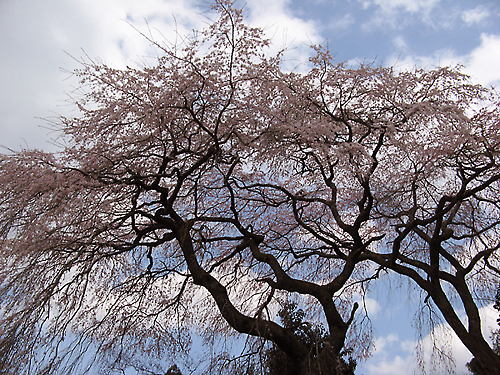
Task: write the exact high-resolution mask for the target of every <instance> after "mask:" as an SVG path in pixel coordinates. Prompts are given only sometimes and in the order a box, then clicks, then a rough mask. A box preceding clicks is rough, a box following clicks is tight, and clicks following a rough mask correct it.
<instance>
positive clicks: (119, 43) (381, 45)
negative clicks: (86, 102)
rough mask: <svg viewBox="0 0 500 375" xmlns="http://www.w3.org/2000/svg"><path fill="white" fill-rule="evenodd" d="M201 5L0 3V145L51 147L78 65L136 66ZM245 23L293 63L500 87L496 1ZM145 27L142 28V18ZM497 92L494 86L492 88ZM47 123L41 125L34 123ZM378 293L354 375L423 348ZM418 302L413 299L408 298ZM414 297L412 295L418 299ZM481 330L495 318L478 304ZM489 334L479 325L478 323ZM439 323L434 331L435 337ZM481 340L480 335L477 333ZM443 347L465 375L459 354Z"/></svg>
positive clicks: (270, 16)
mask: <svg viewBox="0 0 500 375" xmlns="http://www.w3.org/2000/svg"><path fill="white" fill-rule="evenodd" d="M209 4H210V1H204V0H142V1H136V0H0V145H3V146H5V147H8V148H10V149H14V150H20V149H22V148H26V147H30V148H32V147H36V148H43V149H46V150H55V146H54V145H53V144H51V143H50V142H51V139H52V138H54V137H55V136H56V134H54V133H51V132H50V130H49V129H47V120H49V121H50V120H53V119H55V118H57V115H58V114H65V115H68V114H71V113H72V110H73V108H72V107H71V106H70V105H69V104H68V101H67V99H68V97H69V96H71V93H72V90H73V88H74V85H75V84H76V81H75V80H74V78H72V77H71V74H70V72H71V70H72V69H74V68H76V67H78V60H81V59H82V58H84V59H89V58H91V59H100V60H102V61H104V62H106V63H108V64H110V65H113V66H115V67H121V66H125V65H130V64H136V65H141V64H142V63H143V62H144V61H146V60H148V59H150V58H154V57H155V54H156V51H155V50H154V49H152V48H151V46H150V45H149V44H148V42H147V41H146V40H145V39H144V38H143V37H142V36H141V35H140V33H139V32H138V31H137V30H139V31H141V32H143V33H146V34H148V33H152V34H153V36H154V37H155V38H156V39H157V40H168V41H175V39H176V38H179V36H182V35H185V34H186V33H189V32H190V30H192V29H200V28H203V27H204V26H205V25H206V24H207V22H208V20H207V14H206V10H207V7H208V6H209ZM246 16H247V19H248V22H250V23H251V24H252V25H255V26H261V27H263V28H265V30H266V33H267V35H268V36H269V37H271V38H272V40H273V43H274V44H275V46H276V48H280V47H283V46H286V47H288V48H289V52H288V55H287V58H288V59H289V61H290V62H291V63H292V64H296V65H299V64H300V63H301V62H302V61H305V60H306V59H307V54H308V52H309V46H310V45H311V44H322V45H324V46H327V47H328V48H329V49H330V51H331V52H332V54H333V55H334V56H335V59H336V60H337V61H339V62H340V61H349V62H350V63H352V64H356V63H357V62H360V61H363V62H373V63H375V64H378V65H383V66H388V65H394V66H397V67H398V68H399V69H406V68H410V67H413V66H419V67H423V68H432V67H434V66H439V65H456V64H462V65H464V66H465V68H464V69H465V71H466V72H467V73H468V74H470V75H471V76H472V77H473V79H474V80H475V81H476V82H478V83H481V84H484V85H488V86H496V85H499V84H500V1H498V0H490V1H488V0H247V1H246ZM146 20H147V22H146ZM499 87H500V86H499ZM44 119H45V120H44ZM385 294H386V293H384V291H380V292H379V293H378V294H374V295H373V296H372V297H373V298H372V299H371V300H370V301H369V308H370V311H371V314H372V319H373V324H374V336H375V343H376V350H375V352H374V354H373V356H372V358H370V359H369V360H368V361H367V362H366V363H364V364H361V365H360V367H359V371H358V373H359V374H365V375H382V374H384V375H386V374H401V373H409V372H411V371H412V370H413V369H414V368H415V366H416V362H417V361H416V351H415V346H416V344H419V343H420V344H421V346H422V347H423V348H425V347H428V346H430V345H431V344H430V343H431V341H430V339H429V338H428V337H426V335H427V334H428V333H429V332H428V330H427V331H425V330H424V331H422V339H421V340H420V341H419V340H418V337H417V336H416V335H417V332H418V331H417V330H416V326H417V323H416V322H417V321H416V320H415V317H414V314H413V312H411V311H409V309H407V308H405V306H406V305H405V304H406V303H407V302H408V303H409V301H410V300H412V299H413V296H412V295H411V294H408V298H407V299H408V301H402V300H399V301H394V300H391V299H390V298H386V295H385ZM417 297H418V296H417ZM417 300H418V298H417ZM484 313H485V314H486V315H487V316H488V319H486V320H487V322H488V324H489V325H492V324H494V320H495V314H494V312H493V310H492V309H491V308H488V307H485V308H484ZM486 329H488V328H486ZM444 330H445V327H438V328H437V329H436V331H437V332H439V334H440V335H441V336H442V331H444ZM487 336H488V335H487ZM446 342H447V343H448V344H449V346H450V347H451V349H452V351H453V352H454V353H455V356H456V364H457V370H458V372H459V373H460V372H462V373H465V367H464V363H465V362H466V361H467V360H468V359H469V358H470V355H469V354H468V352H467V350H466V349H464V348H463V347H462V346H461V345H460V344H458V343H456V340H454V339H453V338H449V339H448V338H447V339H446Z"/></svg>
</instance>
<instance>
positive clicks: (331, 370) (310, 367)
mask: <svg viewBox="0 0 500 375" xmlns="http://www.w3.org/2000/svg"><path fill="white" fill-rule="evenodd" d="M278 315H279V317H280V320H281V323H282V324H283V326H284V327H285V328H287V329H290V330H293V333H294V335H295V336H296V337H297V338H298V339H299V340H300V341H301V342H302V343H304V344H305V345H306V347H307V348H308V349H309V356H308V358H307V360H306V363H302V364H298V363H297V361H296V360H295V359H294V358H290V357H289V356H288V355H287V354H286V353H285V352H284V351H282V350H281V349H279V348H278V347H277V346H275V345H274V346H273V347H272V348H271V349H269V350H268V351H267V353H266V354H267V356H266V374H267V375H295V374H301V375H352V374H354V370H355V368H356V361H355V360H353V359H352V358H351V357H349V358H348V359H347V360H346V359H344V358H343V357H345V356H346V355H349V351H345V352H342V353H334V352H333V350H332V349H331V345H330V344H329V338H330V337H329V334H328V333H327V331H326V330H325V329H324V327H323V326H322V325H317V326H313V325H311V324H310V323H308V322H304V318H305V313H304V311H303V310H302V309H297V303H295V302H289V303H286V304H285V305H284V306H283V307H282V308H281V310H280V311H279V313H278Z"/></svg>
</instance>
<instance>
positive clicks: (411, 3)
mask: <svg viewBox="0 0 500 375" xmlns="http://www.w3.org/2000/svg"><path fill="white" fill-rule="evenodd" d="M439 1H440V0H372V1H371V2H370V3H371V4H374V5H377V6H379V7H380V8H381V9H382V11H384V12H388V13H392V12H394V11H395V10H403V11H406V12H410V13H415V12H424V13H427V12H429V11H430V10H431V9H432V8H433V7H434V6H435V5H436V4H437V3H439ZM363 3H364V4H363V5H364V6H366V1H363Z"/></svg>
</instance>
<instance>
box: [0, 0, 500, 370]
mask: <svg viewBox="0 0 500 375" xmlns="http://www.w3.org/2000/svg"><path fill="white" fill-rule="evenodd" d="M215 9H216V10H217V12H218V13H217V14H218V19H217V20H216V21H215V22H214V23H213V24H212V25H211V26H210V27H209V28H207V30H206V31H205V32H204V33H202V34H200V37H199V38H198V39H194V40H190V41H189V42H187V43H186V45H184V46H183V48H179V46H175V48H172V49H169V48H165V47H162V46H158V47H159V48H161V49H162V51H163V53H164V55H163V56H162V57H160V58H159V59H158V64H157V65H155V66H152V67H144V68H142V69H132V68H127V69H126V70H119V69H113V68H110V67H108V66H106V65H104V64H98V63H84V66H83V68H82V69H81V70H80V71H78V72H77V73H76V74H77V75H78V76H79V77H80V78H81V85H82V86H81V87H82V90H83V91H84V94H83V95H82V96H81V98H78V99H77V103H76V104H77V105H78V107H79V110H80V113H81V115H80V116H79V117H76V118H63V119H62V120H61V128H60V130H61V137H62V139H63V141H64V145H65V147H64V148H63V149H62V150H61V152H60V153H58V154H55V155H52V154H47V153H43V152H41V151H34V150H26V151H22V152H19V153H10V154H9V155H5V156H2V157H1V167H0V168H1V169H0V189H1V192H2V197H1V198H0V206H1V209H0V235H1V257H0V262H1V268H0V305H1V310H0V318H1V324H0V327H1V328H0V368H1V373H5V374H8V373H30V372H33V373H37V372H38V373H54V372H55V371H56V370H57V369H59V370H61V371H63V370H64V371H67V372H72V373H79V372H84V371H85V370H89V369H90V368H92V366H94V365H96V366H97V365H99V366H101V368H102V369H103V370H105V371H108V370H109V371H112V370H118V369H120V368H126V367H127V366H133V367H135V368H136V369H138V370H140V371H143V372H145V373H154V372H155V371H156V372H158V371H160V369H161V368H162V366H164V365H168V364H169V361H168V357H169V356H170V355H171V354H172V353H174V354H175V353H176V352H187V350H188V349H187V348H188V347H189V332H190V331H192V330H193V327H201V328H203V327H205V328H207V329H208V330H209V331H210V332H212V333H216V332H217V331H220V332H227V334H229V331H227V329H228V328H230V329H232V330H233V331H237V332H240V333H244V334H247V335H250V336H255V337H258V338H262V339H264V340H270V341H272V342H274V343H275V344H276V345H277V346H278V347H279V348H280V349H281V350H283V351H284V352H285V353H286V354H287V355H288V356H289V358H290V361H293V362H294V368H295V369H296V371H297V373H300V374H307V373H308V372H312V371H317V369H318V366H320V367H321V364H317V363H316V364H313V363H311V361H312V360H311V358H312V355H311V353H310V352H309V348H308V347H307V346H306V345H304V343H303V342H302V341H301V340H300V339H299V338H298V337H297V336H295V335H294V334H293V332H292V331H291V330H290V329H287V328H285V327H282V326H280V325H279V324H278V323H277V322H276V312H277V310H278V309H277V306H278V305H279V304H280V303H284V302H286V301H287V300H288V299H289V298H299V297H297V296H301V297H300V301H301V303H302V304H304V306H305V307H306V310H307V311H309V312H310V314H311V317H312V318H314V317H315V316H316V317H317V318H318V319H320V320H322V321H323V322H324V324H325V327H326V329H327V330H328V332H329V334H328V335H326V336H324V337H327V342H325V343H322V346H321V348H322V350H324V351H326V352H325V353H327V354H328V357H329V358H331V359H333V360H332V361H330V362H328V364H327V365H325V366H327V367H328V368H327V369H325V368H323V369H322V370H321V371H323V372H322V373H328V374H343V373H348V371H349V370H348V369H347V368H346V366H345V364H346V362H345V361H344V360H343V359H342V356H343V355H344V354H345V353H346V352H350V353H352V355H354V356H356V357H358V358H359V357H363V356H366V355H367V353H368V350H369V346H370V337H369V327H367V326H366V324H365V323H366V320H364V319H363V314H360V313H359V310H361V309H359V310H358V313H357V308H358V303H357V302H355V301H356V300H359V295H360V293H362V291H363V290H365V289H364V286H365V284H366V283H367V282H368V281H370V280H372V281H373V280H374V278H375V277H376V276H377V275H379V274H380V272H382V271H384V270H390V271H393V272H396V273H398V274H401V275H404V276H406V277H408V278H409V279H410V280H412V281H413V282H414V283H415V286H416V287H417V288H421V289H422V290H424V291H425V293H426V294H427V298H425V301H424V303H425V304H428V305H429V307H430V308H431V309H436V310H438V311H439V312H440V313H441V314H442V316H443V317H444V319H445V320H446V321H447V322H448V324H449V325H450V326H451V328H452V329H453V330H454V331H455V333H456V334H457V335H458V337H459V338H460V339H461V340H462V342H463V343H464V344H465V345H466V346H467V348H468V349H469V350H470V351H471V352H472V353H473V355H474V356H475V357H476V358H477V361H478V362H479V363H480V364H481V365H482V366H483V367H484V368H488V369H489V370H490V371H491V373H495V372H494V371H497V372H498V369H500V359H499V358H498V357H497V356H496V355H495V354H494V352H493V351H492V349H491V348H490V346H489V345H488V343H487V342H486V340H485V338H484V336H483V334H482V333H481V322H480V318H479V310H478V309H479V308H480V307H482V306H483V305H484V304H485V301H489V300H493V297H494V292H495V287H496V285H497V282H498V276H499V272H498V247H499V246H500V240H499V239H498V238H499V236H498V225H499V221H500V212H499V209H500V207H499V199H500V191H499V183H498V180H499V179H500V173H499V151H500V125H499V119H500V116H499V110H498V98H497V97H496V96H495V94H494V93H492V92H490V91H489V90H487V89H485V88H482V87H480V86H476V85H472V84H471V83H470V82H469V80H468V78H467V77H466V76H464V75H463V74H462V73H460V71H459V69H451V68H438V69H434V70H430V71H424V70H414V71H408V72H397V71H394V70H393V69H391V68H382V67H371V66H361V67H359V68H356V69H354V68H348V67H345V66H344V65H343V64H339V65H335V64H334V63H333V62H332V59H331V57H330V56H329V54H328V53H327V52H326V51H324V50H323V49H322V48H320V47H317V48H316V55H315V57H314V58H312V59H311V61H310V65H311V68H310V70H309V71H308V72H305V73H298V72H287V71H284V70H283V69H282V67H281V54H278V55H277V56H275V57H268V56H266V55H265V53H264V52H265V49H266V46H267V45H268V41H266V40H265V39H263V38H262V33H261V31H260V30H258V29H253V28H250V27H248V26H246V25H245V23H244V22H243V19H242V16H241V11H240V10H237V9H234V8H233V7H232V4H231V3H230V2H228V1H218V2H217V3H216V6H215ZM201 51H204V52H203V53H202V52H201ZM362 286H363V288H362ZM203 291H204V292H203ZM462 310H463V311H464V314H465V315H466V317H467V319H466V320H464V319H461V318H460V316H459V313H458V311H462ZM315 314H316V315H315ZM87 349H92V350H94V352H95V354H97V355H96V356H95V358H96V359H95V361H96V363H93V362H92V361H90V362H89V358H88V356H85V352H86V350H87ZM323 357H324V356H323ZM145 358H148V359H147V360H145ZM242 358H245V357H244V356H243V357H242ZM240 369H241V367H240ZM491 369H492V370H491ZM495 369H497V370H495ZM147 371H149V372H147ZM163 371H164V370H163Z"/></svg>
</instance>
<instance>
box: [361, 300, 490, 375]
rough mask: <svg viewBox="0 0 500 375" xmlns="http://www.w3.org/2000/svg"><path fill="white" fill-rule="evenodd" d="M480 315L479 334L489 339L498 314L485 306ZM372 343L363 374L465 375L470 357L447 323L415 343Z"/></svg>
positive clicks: (391, 336)
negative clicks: (424, 373)
mask: <svg viewBox="0 0 500 375" xmlns="http://www.w3.org/2000/svg"><path fill="white" fill-rule="evenodd" d="M480 315H481V320H482V322H483V335H484V337H486V338H489V337H490V335H491V331H492V330H493V329H496V328H497V323H496V319H497V317H498V312H497V311H496V310H494V309H493V307H492V305H489V306H485V307H483V308H481V309H480ZM374 341H375V345H374V346H375V350H374V352H373V356H372V358H370V361H369V362H368V363H367V364H366V365H364V369H365V370H367V371H368V372H367V373H365V375H398V374H411V373H415V374H419V373H422V371H426V372H427V373H431V374H435V375H449V374H454V373H456V374H466V373H468V371H467V368H466V364H467V362H469V361H470V360H471V358H472V354H471V353H470V352H469V351H468V350H467V348H466V347H465V346H464V345H463V344H462V342H461V341H460V340H459V339H458V337H457V336H456V335H455V334H454V333H453V331H452V330H451V329H450V327H449V326H448V325H447V324H440V325H438V326H436V327H435V328H434V329H433V330H432V332H431V333H429V334H428V335H427V336H425V337H424V338H423V339H422V340H420V341H416V342H415V341H408V340H406V341H400V340H399V338H398V336H397V335H396V334H389V335H387V336H382V337H377V338H375V340H374ZM417 348H419V349H417ZM435 348H439V349H440V350H441V351H442V352H441V353H440V352H439V351H436V350H435ZM405 352H406V353H407V355H406V356H405ZM395 353H397V354H395ZM440 354H444V357H445V358H444V359H443V358H441V357H440ZM450 359H451V361H450ZM419 363H420V364H419ZM422 365H423V368H422V367H421V366H422Z"/></svg>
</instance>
